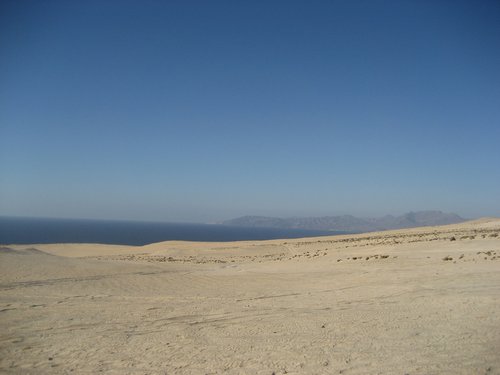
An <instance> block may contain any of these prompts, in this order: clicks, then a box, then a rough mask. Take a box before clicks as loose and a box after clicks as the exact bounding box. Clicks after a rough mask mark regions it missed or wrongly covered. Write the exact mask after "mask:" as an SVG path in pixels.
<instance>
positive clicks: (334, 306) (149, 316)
mask: <svg viewBox="0 0 500 375" xmlns="http://www.w3.org/2000/svg"><path fill="white" fill-rule="evenodd" d="M0 268H1V276H0V318H1V324H2V334H1V336H0V371H1V372H4V373H23V374H24V373H28V374H29V373H32V374H40V373H56V374H58V373H60V374H67V373H88V374H90V373H92V374H93V373H96V372H105V373H112V374H113V373H115V374H219V373H228V374H272V373H275V374H285V373H287V374H312V373H316V374H405V373H408V374H500V356H498V353H500V333H499V332H500V317H499V314H498V311H500V219H495V218H488V219H482V220H477V221H473V222H467V223H461V224H456V225H449V226H441V227H426V228H414V229H407V230H397V231H387V232H377V233H366V234H360V235H344V236H332V237H316V238H307V239H284V240H272V241H244V242H229V243H192V242H183V241H168V242H163V243H158V244H151V245H146V246H139V247H134V246H116V245H96V244H56V245H29V246H20V245H16V246H4V247H3V248H2V249H0Z"/></svg>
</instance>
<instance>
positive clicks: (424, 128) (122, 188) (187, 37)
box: [0, 0, 500, 222]
mask: <svg viewBox="0 0 500 375" xmlns="http://www.w3.org/2000/svg"><path fill="white" fill-rule="evenodd" d="M499 67H500V3H499V2H498V1H486V0H485V1H472V0H471V1H451V0H450V1H430V0H429V1H417V0H415V1H405V0H402V1H377V0H374V1H372V0H366V1H361V0H359V1H246V2H243V1H210V2H209V1H34V0H32V1H13V0H12V1H2V2H1V4H0V168H1V173H0V214H1V215H17V216H46V217H74V218H106V219H135V220H161V221H193V222H213V221H217V220H221V219H227V218H231V217H235V216H240V215H245V214H256V215H271V216H295V215H297V216H316V215H337V214H354V215H358V216H378V215H385V214H400V213H403V212H407V211H410V210H414V211H415V210H424V209H439V210H443V211H452V212H457V213H459V214H461V215H463V216H466V217H479V216H487V215H488V216H500V167H499V165H500V69H499Z"/></svg>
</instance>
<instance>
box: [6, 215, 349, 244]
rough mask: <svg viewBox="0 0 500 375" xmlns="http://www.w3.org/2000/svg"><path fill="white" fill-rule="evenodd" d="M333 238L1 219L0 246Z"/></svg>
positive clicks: (234, 229) (218, 227)
mask: <svg viewBox="0 0 500 375" xmlns="http://www.w3.org/2000/svg"><path fill="white" fill-rule="evenodd" d="M332 234H340V233H338V232H326V231H311V230H301V229H275V228H244V227H233V226H225V225H210V224H184V223H151V222H133V221H104V220H77V219H40V218H10V217H0V244H34V243H61V242H66V243H106V244H123V245H146V244H149V243H153V242H160V241H168V240H186V241H241V240H269V239H278V238H300V237H312V236H324V235H330V236H331V235H332Z"/></svg>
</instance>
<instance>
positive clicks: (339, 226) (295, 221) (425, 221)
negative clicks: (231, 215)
mask: <svg viewBox="0 0 500 375" xmlns="http://www.w3.org/2000/svg"><path fill="white" fill-rule="evenodd" d="M463 221H466V219H464V218H462V217H460V216H458V215H457V214H453V213H444V212H441V211H419V212H408V213H406V214H404V215H401V216H392V215H386V216H383V217H377V218H359V217H355V216H351V215H343V216H323V217H291V218H278V217H266V216H243V217H239V218H236V219H231V220H226V221H223V222H222V223H221V224H224V225H233V226H240V227H263V228H283V229H285V228H286V229H309V230H326V231H336V232H348V233H361V232H373V231H379V230H387V229H401V228H413V227H422V226H432V225H445V224H455V223H460V222H463Z"/></svg>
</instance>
